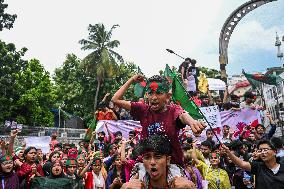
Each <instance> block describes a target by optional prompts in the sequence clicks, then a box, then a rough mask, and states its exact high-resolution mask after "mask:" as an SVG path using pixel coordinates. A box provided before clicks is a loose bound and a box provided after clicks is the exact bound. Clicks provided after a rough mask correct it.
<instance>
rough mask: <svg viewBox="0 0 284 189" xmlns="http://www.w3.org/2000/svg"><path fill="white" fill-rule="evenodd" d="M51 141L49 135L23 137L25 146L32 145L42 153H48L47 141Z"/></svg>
mask: <svg viewBox="0 0 284 189" xmlns="http://www.w3.org/2000/svg"><path fill="white" fill-rule="evenodd" d="M50 141H51V138H50V136H42V137H27V138H25V142H26V146H34V147H36V148H37V149H41V150H42V152H43V153H48V152H49V150H50V146H49V143H50Z"/></svg>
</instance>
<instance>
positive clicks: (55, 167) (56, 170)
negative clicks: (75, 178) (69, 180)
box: [48, 160, 66, 179]
mask: <svg viewBox="0 0 284 189" xmlns="http://www.w3.org/2000/svg"><path fill="white" fill-rule="evenodd" d="M48 178H49V179H57V178H66V176H65V174H64V172H63V165H62V163H61V161H58V160H57V161H53V162H52V163H51V166H50V175H49V176H48Z"/></svg>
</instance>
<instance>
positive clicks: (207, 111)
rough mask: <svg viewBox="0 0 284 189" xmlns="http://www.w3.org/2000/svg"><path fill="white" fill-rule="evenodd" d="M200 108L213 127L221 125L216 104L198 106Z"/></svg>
mask: <svg viewBox="0 0 284 189" xmlns="http://www.w3.org/2000/svg"><path fill="white" fill-rule="evenodd" d="M200 110H201V112H202V113H203V115H204V116H205V117H206V119H207V121H208V122H209V123H210V125H211V126H212V127H213V128H216V127H221V116H220V112H219V108H218V106H208V107H200Z"/></svg>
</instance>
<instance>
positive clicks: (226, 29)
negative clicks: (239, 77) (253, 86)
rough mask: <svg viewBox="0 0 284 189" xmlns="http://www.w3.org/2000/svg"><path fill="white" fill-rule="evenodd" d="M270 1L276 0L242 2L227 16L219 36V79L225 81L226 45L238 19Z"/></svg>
mask: <svg viewBox="0 0 284 189" xmlns="http://www.w3.org/2000/svg"><path fill="white" fill-rule="evenodd" d="M272 1H277V0H251V1H249V2H246V3H244V4H243V5H241V6H240V7H239V8H237V9H236V10H235V11H234V12H232V13H231V15H230V16H229V17H228V18H227V20H226V22H225V23H224V25H223V27H222V30H221V33H220V37H219V62H220V71H221V79H222V80H223V81H225V82H226V83H227V74H226V65H227V64H228V51H227V49H228V45H229V41H230V38H231V35H232V33H233V31H234V29H235V27H236V26H237V24H238V23H239V21H240V20H241V19H242V18H243V17H244V16H245V15H247V14H248V13H249V12H251V11H252V10H254V9H256V8H258V7H260V6H262V5H264V4H266V3H270V2H272Z"/></svg>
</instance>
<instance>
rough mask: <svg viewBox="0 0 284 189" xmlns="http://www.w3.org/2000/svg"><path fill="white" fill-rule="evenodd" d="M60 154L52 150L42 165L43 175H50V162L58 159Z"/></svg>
mask: <svg viewBox="0 0 284 189" xmlns="http://www.w3.org/2000/svg"><path fill="white" fill-rule="evenodd" d="M60 159H61V154H60V152H58V151H53V152H52V153H51V154H50V155H49V158H48V161H47V162H46V163H45V164H44V165H43V171H44V175H45V176H46V177H47V176H49V175H50V170H51V164H52V162H55V161H60Z"/></svg>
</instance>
